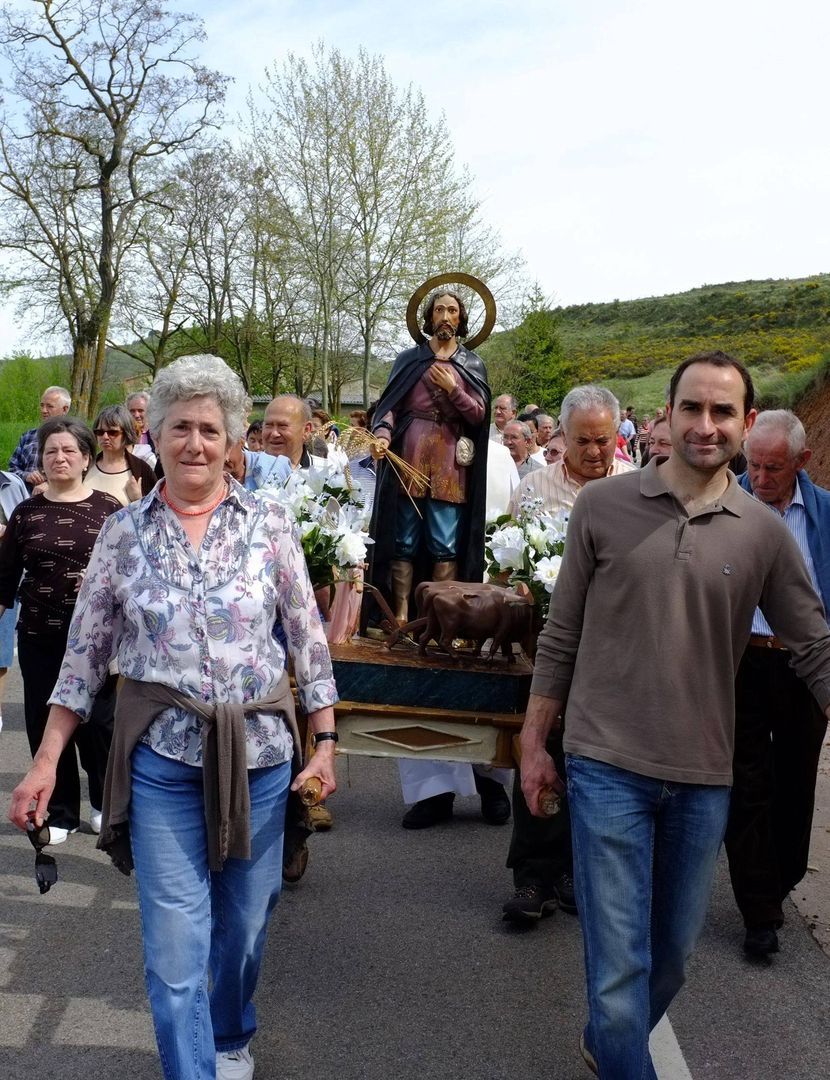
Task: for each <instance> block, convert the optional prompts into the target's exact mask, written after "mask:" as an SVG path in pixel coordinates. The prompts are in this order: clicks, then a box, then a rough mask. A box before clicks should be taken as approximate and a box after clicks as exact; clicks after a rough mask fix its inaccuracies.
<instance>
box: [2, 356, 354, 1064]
mask: <svg viewBox="0 0 830 1080" xmlns="http://www.w3.org/2000/svg"><path fill="white" fill-rule="evenodd" d="M250 407H251V400H250V398H249V397H248V395H247V394H246V393H245V388H244V386H243V385H242V381H241V380H240V378H239V376H238V375H236V374H235V373H234V372H232V371H231V370H230V368H228V367H227V365H226V364H225V363H224V362H223V361H222V360H220V359H219V358H218V357H216V356H188V357H182V358H180V359H179V360H176V361H175V362H174V363H172V364H170V365H169V366H168V367H165V368H163V369H162V371H161V372H160V373H159V375H158V376H157V378H156V381H155V383H154V384H153V387H152V390H151V394H150V401H149V406H148V420H149V427H150V431H151V433H152V435H153V438H154V439H155V442H156V448H157V450H158V453H159V457H160V459H161V463H162V465H163V467H164V476H165V479H164V480H163V481H162V482H161V483H159V484H157V485H156V487H155V488H154V489H153V491H152V492H151V493H150V494H149V495H148V496H146V497H145V498H143V499H140V500H139V501H138V502H133V503H130V504H129V505H128V506H126V507H125V508H124V509H123V510H121V511H120V512H119V513H117V514H115V515H114V516H113V518H112V519H111V521H109V522H108V523H107V525H106V526H105V527H104V529H103V530H102V532H101V536H100V537H99V540H98V543H97V544H96V546H95V550H94V551H93V554H92V558H91V560H90V564H89V568H88V570H87V573H86V577H85V579H84V584H83V587H82V588H81V592H80V595H79V597H78V603H77V605H76V609H75V617H74V619H73V622H72V629H71V631H70V634H69V640H68V644H67V650H66V657H65V659H64V663H63V667H62V669H61V672H60V677H59V679H58V682H57V685H56V686H55V689H54V692H53V693H52V696H51V699H50V702H51V704H52V711H51V714H50V718H49V724H48V726H47V730H46V734H45V736H44V740H43V746H42V750H41V752H39V753H38V755H37V756H36V758H35V761H34V764H33V766H32V769H31V770H30V771H29V773H28V774H27V775H26V776H25V777H24V779H23V780H22V781H21V783H20V784H18V786H17V787H16V788H15V791H14V794H13V796H12V804H11V808H10V811H9V818H10V820H11V821H13V822H14V823H15V824H16V825H17V826H18V828H21V829H23V828H26V825H27V821H28V820H29V819H28V814H29V812H30V811H31V810H32V809H33V808H34V815H35V816H34V821H33V824H34V825H35V826H38V825H39V824H40V819H41V818H42V816H43V815H42V810H43V809H44V808H45V800H46V798H48V794H49V792H50V790H51V786H52V784H53V782H54V772H53V765H52V762H53V761H54V758H55V755H56V754H58V753H59V752H60V750H61V748H62V747H63V746H64V745H65V743H66V741H67V740H68V739H69V738H70V737H71V736H72V734H73V733H74V732H75V731H76V730H78V729H79V725H80V727H83V726H85V725H84V724H83V721H85V720H86V718H87V717H88V716H89V710H90V707H91V702H92V695H94V694H95V692H96V690H97V688H98V686H99V685H100V684H101V682H102V680H103V678H104V676H105V674H106V671H107V668H108V665H109V664H110V662H111V660H112V659H113V658H116V657H117V659H118V667H119V671H120V672H121V675H122V677H123V679H124V682H123V685H122V686H121V688H120V689H119V693H118V705H117V708H116V716H115V729H114V734H113V743H112V751H111V753H110V759H109V767H108V771H107V779H106V788H105V799H104V822H103V826H102V830H101V837H100V839H99V843H98V846H99V847H100V848H102V849H103V850H105V851H107V852H108V853H109V854H110V855H111V857H112V858H113V861H114V862H115V864H116V866H117V867H118V868H119V869H121V870H122V871H123V872H124V873H129V872H130V870H131V869H132V868H133V867H134V868H135V871H136V882H137V888H138V895H139V900H140V910H141V921H142V936H143V944H144V966H145V973H146V983H147V990H148V996H149V999H150V1007H151V1010H152V1014H153V1021H154V1026H155V1032H156V1040H157V1043H158V1047H159V1056H160V1058H161V1065H162V1070H163V1073H164V1076H165V1077H166V1078H167V1080H214V1077H216V1078H218V1080H250V1077H252V1076H253V1072H254V1065H253V1058H252V1057H251V1052H250V1048H249V1043H250V1041H251V1039H252V1038H253V1036H254V1035H255V1033H256V1030H257V1023H256V1010H255V1007H254V1004H253V995H254V991H255V989H256V984H257V979H258V976H259V969H260V964H261V961H262V956H263V952H264V948H265V937H266V931H267V925H268V920H269V917H270V915H271V912H272V910H273V908H274V906H275V904H276V902H277V899H278V897H279V894H280V888H281V884H282V851H283V836H284V831H285V817H286V803H287V798H288V791H289V787H290V788H291V789H292V790H293V791H294V792H298V791H299V790H300V788H301V786H302V785H303V784H304V782H306V781H310V780H312V779H316V780H318V781H319V784H318V785H317V786H318V788H319V792H320V796H321V798H322V799H325V798H326V797H327V796H328V795H330V794H331V793H332V792H333V791H334V789H335V786H336V784H335V776H334V744H335V742H336V741H337V733H336V732H335V730H334V710H333V708H332V706H333V705H334V703H335V702H336V701H337V692H336V689H335V685H334V678H333V675H332V666H331V658H330V656H329V651H328V645H327V643H326V637H325V634H324V632H323V627H322V624H321V622H320V616H319V612H318V609H317V604H316V601H315V598H314V591H313V589H312V587H311V583H310V581H309V578H308V571H307V569H306V564H305V559H304V558H303V552H302V548H301V546H300V542H299V536H298V534H297V530H296V528H295V527H294V525H293V523H292V522H291V520H290V519H289V518H288V517H287V516H286V514H285V511H284V510H283V509H282V508H281V507H280V506H279V505H277V504H276V503H274V502H273V501H271V500H270V499H264V498H261V497H260V496H259V495H258V494H256V493H254V492H250V491H246V489H245V488H244V487H243V486H242V485H241V484H238V483H237V482H236V481H235V480H234V479H233V477H231V476H229V475H228V474H227V473H226V472H225V469H224V465H225V459H226V456H227V452H228V448H229V446H231V445H232V444H234V443H236V442H238V441H239V440H240V439H241V438H242V436H243V434H244V432H245V420H246V416H247V412H248V410H249V409H250ZM278 622H279V623H281V624H282V626H283V627H284V629H285V639H286V643H287V652H288V653H289V654H290V656H291V658H292V660H293V664H294V674H295V678H296V684H297V694H298V697H299V699H300V701H301V703H302V705H303V708H304V710H305V711H306V713H307V714H308V722H309V730H310V731H311V732H312V733H313V735H312V743H313V745H314V747H315V753H314V755H313V757H312V758H311V761H310V763H309V764H308V765H307V766H306V767H305V768H303V767H302V764H301V758H302V746H301V745H300V740H299V734H298V731H297V724H296V720H295V718H294V706H293V699H292V693H291V688H290V686H289V681H288V675H287V671H286V665H287V656H286V650H285V648H284V647H283V645H282V644H281V643H280V642H279V641H277V640H276V639H275V637H274V636H273V630H274V626H275V624H276V623H278ZM292 777H293V783H292Z"/></svg>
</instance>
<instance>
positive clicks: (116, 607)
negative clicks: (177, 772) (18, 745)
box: [49, 480, 337, 768]
mask: <svg viewBox="0 0 830 1080" xmlns="http://www.w3.org/2000/svg"><path fill="white" fill-rule="evenodd" d="M277 621H279V622H281V623H282V625H283V629H284V631H285V637H286V640H287V642H288V650H289V652H290V653H291V657H292V659H293V661H294V674H295V678H296V681H297V687H298V690H299V695H300V701H301V703H302V706H303V708H304V709H305V710H306V711H307V712H314V711H316V710H317V709H321V708H323V707H324V706H326V705H333V704H334V703H335V702H336V701H337V691H336V688H335V685H334V678H333V676H332V667H331V659H330V657H329V650H328V645H327V644H326V638H325V634H324V632H323V628H322V625H321V623H320V616H319V612H318V609H317V604H316V603H315V600H314V593H313V591H312V588H311V584H310V582H309V579H308V571H307V570H306V565H305V560H304V558H303V554H302V549H301V547H300V543H299V538H298V535H297V531H296V528H295V527H294V525H293V524H292V523H291V521H290V519H289V518H287V517H286V515H285V512H284V511H283V510H282V508H281V507H279V506H278V505H276V504H275V503H274V502H272V501H270V500H265V499H261V498H260V497H259V496H257V495H255V494H253V493H251V492H248V491H245V489H244V488H243V487H242V486H241V485H239V484H237V483H236V481H235V480H231V481H230V490H229V493H228V495H227V497H226V498H225V500H224V501H223V502H222V503H221V504H220V506H219V508H218V509H217V510H216V511H215V512H214V514H213V517H212V518H211V522H210V525H209V526H208V530H207V533H206V534H205V538H204V540H203V541H202V544H201V546H200V548H199V550H198V551H196V550H194V548H193V546H192V545H191V543H190V541H189V540H188V538H187V536H186V535H185V533H184V530H183V529H182V527H181V525H180V523H179V521H178V519H177V518H176V516H175V514H174V513H173V511H172V510H171V509H170V508H169V507H168V506H167V505H166V503H165V502H164V501H163V500H162V499H161V497H160V495H159V488H158V487H156V488H155V489H154V490H153V491H152V492H151V493H150V494H149V495H147V496H145V498H143V499H141V500H139V501H138V502H135V503H132V504H131V505H130V506H127V507H125V508H124V509H123V510H121V511H119V512H118V513H116V514H113V515H112V517H111V518H109V519H108V520H107V522H106V524H105V525H104V527H103V528H102V530H101V534H100V536H99V537H98V540H97V542H96V544H95V547H94V549H93V552H92V557H91V558H90V561H89V568H88V570H87V572H86V576H85V578H84V583H83V585H82V586H81V591H80V593H79V595H78V601H77V604H76V605H75V613H74V615H73V618H72V624H71V626H70V628H69V639H68V642H67V649H66V655H65V657H64V661H63V666H62V668H61V672H60V676H59V678H58V682H57V684H56V686H55V689H54V692H53V694H52V697H51V698H50V699H49V703H50V704H53V705H54V704H58V705H64V706H66V708H68V709H71V710H72V712H74V713H77V714H78V715H79V716H80V717H81V719H82V720H86V719H88V717H89V714H90V710H91V707H92V701H93V698H94V697H95V694H96V693H97V691H98V689H99V688H100V686H101V685H102V683H103V681H104V677H105V675H106V673H107V666H108V664H109V663H110V661H111V660H112V659H114V658H116V657H117V659H118V667H119V670H120V671H121V673H122V675H124V676H126V677H127V678H129V679H136V680H138V681H143V682H159V683H163V684H165V685H167V686H172V687H174V688H175V689H176V690H179V691H180V692H181V693H184V694H188V695H190V696H191V697H198V698H202V699H203V700H204V701H217V702H224V701H236V702H245V701H253V700H255V699H256V698H258V697H262V696H264V695H266V694H268V693H270V692H271V691H272V690H274V689H275V687H276V685H277V683H278V682H279V680H280V677H281V676H282V673H283V671H284V669H285V661H286V657H285V651H284V649H283V646H282V645H281V644H280V643H279V642H278V641H277V640H276V639H275V638H274V636H273V635H272V629H273V627H274V625H275V623H276V622H277ZM246 723H247V735H248V767H249V768H261V767H263V766H266V765H275V764H278V763H280V762H283V761H287V760H288V759H290V757H291V753H292V742H291V735H290V733H289V731H288V729H287V727H286V725H285V723H284V722H283V720H282V718H281V717H280V716H270V715H267V714H264V713H262V714H256V715H253V716H248V717H246ZM200 728H201V722H200V720H199V719H198V718H197V717H196V716H195V715H194V714H193V713H189V712H186V711H185V710H183V709H180V708H170V709H167V710H166V711H165V712H163V713H161V714H160V715H159V716H158V717H157V718H156V719H155V720H154V721H153V723H152V724H151V725H150V727H149V728H148V729H147V731H146V732H145V734H144V736H143V740H142V741H143V742H145V743H146V744H147V745H149V746H150V747H151V748H152V749H153V750H155V751H156V752H157V753H159V754H162V755H163V756H164V757H169V758H175V759H176V760H177V761H182V762H184V763H186V764H189V765H201V763H202V762H201V758H202V747H201V737H200Z"/></svg>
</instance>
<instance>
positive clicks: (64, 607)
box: [0, 416, 120, 844]
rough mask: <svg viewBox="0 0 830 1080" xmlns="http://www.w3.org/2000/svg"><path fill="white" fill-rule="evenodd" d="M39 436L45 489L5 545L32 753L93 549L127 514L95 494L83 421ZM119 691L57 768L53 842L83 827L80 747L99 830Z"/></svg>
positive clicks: (105, 683) (5, 582)
mask: <svg viewBox="0 0 830 1080" xmlns="http://www.w3.org/2000/svg"><path fill="white" fill-rule="evenodd" d="M37 437H38V448H39V452H40V460H41V462H42V464H41V470H42V472H43V473H44V474H45V476H46V483H45V486H44V488H43V490H42V491H40V492H39V493H38V494H36V495H33V496H32V497H31V498H30V499H26V501H25V502H21V503H20V504H19V505H18V506H17V507H15V509H14V510H13V511H12V514H11V517H10V518H9V522H8V525H7V526H6V531H5V534H4V536H3V539H2V541H1V542H0V614H2V612H4V611H5V610H6V608H10V607H11V606H12V605H13V604H14V601H15V598H16V597H17V599H18V600H19V605H20V610H19V615H18V620H17V657H18V661H19V663H20V673H21V675H22V676H23V710H24V714H25V717H26V734H27V736H28V739H29V747H30V748H31V751H32V755H33V756H34V755H36V753H37V751H38V749H39V748H40V745H41V742H42V739H43V733H44V730H45V728H46V722H47V718H48V715H49V706H48V700H49V695H50V694H51V693H52V688H53V687H54V685H55V683H56V682H57V680H58V673H59V672H60V668H61V663H62V661H63V655H64V652H65V651H66V642H67V636H68V634H69V626H70V623H71V620H72V612H73V609H74V607H75V600H76V598H77V595H78V590H79V589H80V587H81V582H82V581H83V578H84V573H85V571H86V567H87V563H88V562H89V557H90V555H91V554H92V548H93V545H94V543H95V540H96V539H97V537H98V533H99V532H100V530H101V526H102V525H103V524H104V522H105V521H106V519H107V518H108V517H109V516H110V514H112V513H114V512H115V511H116V510H119V509H120V503H119V502H118V501H117V500H116V499H114V498H113V497H112V496H111V495H107V494H105V493H104V492H102V491H95V490H94V489H93V488H92V486H91V485H90V484H89V483H88V481H87V479H86V475H87V472H88V470H89V467H90V464H91V463H92V461H93V460H94V458H95V450H96V447H95V438H94V436H93V434H92V432H91V431H90V430H89V428H88V427H87V426H86V424H84V423H83V422H82V421H80V420H75V419H73V418H72V417H69V416H53V417H51V418H50V419H49V420H47V421H46V422H45V423H43V424H41V426H40V427H39V428H38V433H37ZM114 692H115V684H114V680H112V679H110V680H107V679H104V680H102V686H101V694H100V695H99V699H98V700H97V701H96V702H95V711H94V715H93V717H92V720H91V722H90V723H89V724H87V725H85V727H84V728H83V729H81V728H79V729H78V731H77V732H75V733H74V737H73V739H72V741H71V742H68V744H67V746H66V748H65V749H64V750H63V752H62V753H61V754H60V757H59V759H57V760H56V761H55V763H54V765H55V785H54V789H53V790H52V792H51V793H50V797H49V803H48V814H49V832H50V836H51V843H52V844H60V843H63V841H65V840H66V837H67V835H68V834H69V833H71V832H76V831H77V830H78V827H79V825H80V823H81V785H80V777H79V773H78V762H77V758H76V747H77V751H78V754H79V755H80V759H81V765H82V766H83V768H84V771H85V772H86V774H87V777H88V779H89V799H90V803H91V804H92V812H91V814H90V826H91V828H92V830H93V832H97V831H98V830H99V828H100V823H101V808H102V806H103V792H104V774H105V771H106V765H107V754H108V752H109V745H110V738H111V734H112V706H113V695H114ZM42 809H43V810H44V811H45V810H46V809H47V807H46V806H45V805H44V806H43V808H42ZM43 816H45V814H44V815H43Z"/></svg>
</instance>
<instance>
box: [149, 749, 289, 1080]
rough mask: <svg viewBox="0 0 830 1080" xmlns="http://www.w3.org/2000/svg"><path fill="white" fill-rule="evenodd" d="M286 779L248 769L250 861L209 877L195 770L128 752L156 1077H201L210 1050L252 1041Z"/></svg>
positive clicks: (209, 1071) (282, 772)
mask: <svg viewBox="0 0 830 1080" xmlns="http://www.w3.org/2000/svg"><path fill="white" fill-rule="evenodd" d="M290 779H291V763H290V762H286V763H284V764H282V765H275V766H273V767H271V768H267V769H250V770H249V771H248V783H249V786H250V792H251V858H250V860H247V859H228V860H227V862H226V863H225V868H224V870H223V871H222V872H221V873H211V872H210V870H209V869H208V856H207V836H206V828H205V811H204V797H203V794H202V770H201V769H199V768H194V767H193V766H192V765H184V764H182V763H181V762H178V761H173V760H171V759H170V758H166V757H162V756H161V755H159V754H156V753H155V752H154V751H152V750H150V749H149V747H147V746H144V745H142V744H140V743H139V745H138V746H137V747H136V749H135V751H134V752H133V758H132V798H131V803H130V837H131V840H132V850H133V860H134V862H135V870H136V879H137V883H138V899H139V905H140V908H141V924H142V931H143V937H144V971H145V977H146V980H147V993H148V996H149V998H150V1008H151V1010H152V1013H153V1024H154V1026H155V1031H156V1041H157V1043H158V1048H159V1056H160V1058H161V1065H162V1069H163V1072H164V1076H165V1077H166V1078H167V1080H212V1078H213V1077H215V1075H216V1053H217V1051H221V1050H236V1049H238V1048H239V1047H242V1046H246V1045H247V1043H248V1042H249V1040H250V1039H251V1037H252V1036H253V1035H254V1033H255V1032H256V1012H255V1009H254V1005H253V1002H252V1000H251V999H252V997H253V993H254V990H255V989H256V983H257V977H258V975H259V969H260V964H261V961H262V953H263V948H264V945H265V934H266V928H267V924H268V917H269V915H270V914H271V911H272V910H273V907H274V905H275V904H276V902H277V899H278V897H279V893H280V887H281V885H282V837H283V826H284V821H285V803H286V798H287V795H288V785H289V782H290ZM208 973H210V979H211V989H210V993H209V994H208Z"/></svg>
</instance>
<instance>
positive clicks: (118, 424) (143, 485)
mask: <svg viewBox="0 0 830 1080" xmlns="http://www.w3.org/2000/svg"><path fill="white" fill-rule="evenodd" d="M94 431H95V438H96V439H97V440H98V445H99V446H100V448H101V452H100V453H99V454H98V455H97V456H96V458H95V462H94V463H93V465H92V468H91V469H90V470H89V474H88V475H87V480H88V481H89V484H90V486H91V487H94V488H95V490H96V491H106V492H107V494H109V495H112V496H113V497H114V498H116V499H118V501H119V502H120V503H121V505H122V506H126V505H127V503H131V502H135V500H136V499H140V498H141V497H142V495H149V494H150V492H151V491H152V490H153V488H154V487H155V486H156V474H155V473H154V472H153V470H152V469H151V468H150V466H149V465H148V464H147V462H146V461H144V460H142V459H141V458H139V457H136V455H135V454H133V453H131V451H132V448H133V447H134V446H135V441H136V433H135V427H134V425H133V418H132V417H131V416H130V414H129V413H128V412H127V410H126V408H125V407H124V406H123V405H109V406H107V408H105V409H102V410H101V411H100V412H99V413H98V416H97V418H96V420H95V428H94Z"/></svg>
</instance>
